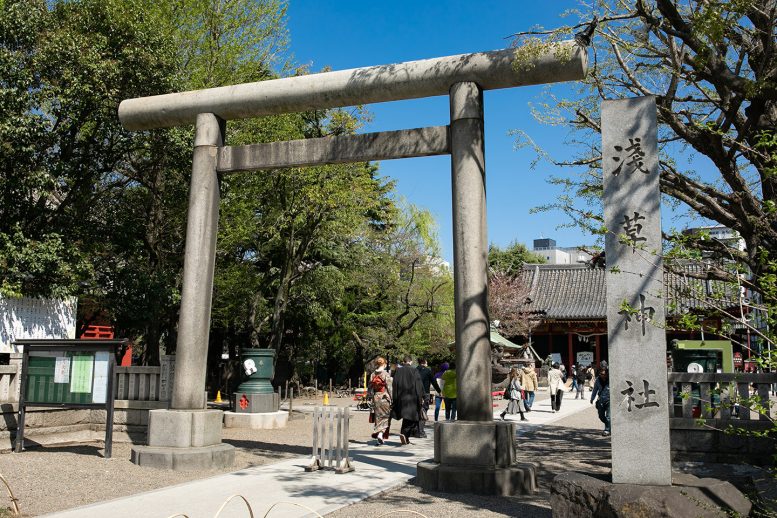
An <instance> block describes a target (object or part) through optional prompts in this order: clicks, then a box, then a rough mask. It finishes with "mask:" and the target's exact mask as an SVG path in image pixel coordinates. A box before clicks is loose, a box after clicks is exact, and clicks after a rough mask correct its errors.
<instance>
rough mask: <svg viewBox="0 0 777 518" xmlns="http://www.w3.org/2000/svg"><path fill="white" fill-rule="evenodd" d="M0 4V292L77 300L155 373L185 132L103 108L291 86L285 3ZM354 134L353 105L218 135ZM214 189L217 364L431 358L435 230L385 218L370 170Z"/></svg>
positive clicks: (180, 228) (426, 218)
mask: <svg viewBox="0 0 777 518" xmlns="http://www.w3.org/2000/svg"><path fill="white" fill-rule="evenodd" d="M3 7H4V9H3V10H2V11H0V148H1V149H2V152H1V153H0V294H2V295H11V296H18V295H27V296H62V295H78V296H79V297H80V300H81V302H82V307H89V308H94V309H95V311H96V312H98V313H100V314H101V315H103V316H106V317H107V318H108V319H109V320H110V321H111V323H112V324H114V325H115V326H116V328H117V334H118V336H122V337H128V338H130V339H131V340H133V342H134V346H135V350H136V351H140V352H142V354H143V361H144V362H146V363H156V361H157V360H158V354H159V352H160V350H161V349H164V350H166V351H167V352H168V353H170V352H172V351H173V350H174V348H175V344H176V325H177V321H178V310H179V305H180V284H181V274H182V268H183V246H184V242H185V235H184V231H185V224H186V210H187V200H188V183H189V177H190V172H191V153H192V151H191V142H192V137H193V132H192V129H191V128H175V129H167V130H154V131H149V132H127V131H125V130H124V129H123V128H122V127H121V125H120V124H119V121H118V118H117V115H116V113H117V108H118V105H119V103H120V102H121V101H122V100H123V99H126V98H132V97H141V96H148V95H155V94H161V93H168V92H171V91H181V90H188V89H194V88H205V87H213V86H221V85H224V84H232V83H239V82H248V81H261V80H265V79H271V78H274V77H278V76H279V75H281V74H288V73H295V74H300V73H305V71H304V70H302V69H299V70H292V68H291V66H290V65H289V64H288V63H286V62H285V61H283V58H282V56H283V52H284V50H285V48H286V45H287V39H288V35H287V31H286V28H285V15H286V3H285V2H284V1H282V0H235V1H230V2H223V1H221V0H183V1H181V2H153V1H151V0H58V1H44V0H40V1H38V0H32V1H18V0H7V1H5V2H4V3H3ZM367 118H368V114H367V113H366V112H364V111H363V110H361V109H359V108H357V109H354V110H321V111H310V112H305V113H297V114H287V115H282V116H274V117H265V118H260V119H250V120H244V121H233V122H230V123H229V124H228V127H227V137H226V139H227V142H228V143H229V144H247V143H254V142H270V141H278V140H290V139H304V138H317V137H324V136H328V135H339V134H346V133H352V132H354V131H356V130H358V129H359V127H360V125H361V124H362V123H363V122H364V121H365V120H367ZM220 180H221V181H220V187H221V194H222V203H221V210H220V230H219V236H218V250H217V269H216V280H215V288H214V298H213V323H212V327H211V329H212V334H211V344H212V346H211V348H210V353H211V354H212V355H213V358H214V361H213V365H214V366H215V362H216V361H218V360H219V359H220V354H221V352H222V348H226V349H229V350H230V351H232V352H233V353H234V352H236V351H237V349H238V348H239V347H241V346H242V347H244V346H248V345H253V346H267V347H274V348H276V349H277V350H278V351H279V352H280V353H281V357H282V358H284V361H286V363H287V364H288V366H289V368H292V369H293V368H297V369H308V368H309V366H310V365H312V364H313V363H315V364H316V365H318V366H319V367H320V366H322V365H323V366H324V367H325V368H327V369H328V370H329V372H330V374H331V373H334V372H336V371H339V372H341V373H343V372H345V371H346V370H347V366H348V365H350V364H351V363H356V364H359V362H360V360H361V359H362V357H363V356H364V355H365V354H368V353H371V352H381V353H383V352H385V351H389V350H402V351H406V350H411V349H412V350H413V351H426V350H427V349H428V348H429V346H430V344H435V345H439V344H441V343H445V342H446V337H447V336H449V334H450V327H451V326H450V323H451V322H450V318H449V316H450V311H451V308H452V303H451V302H450V299H452V288H451V287H450V282H449V274H448V273H447V272H444V273H442V274H438V273H439V272H436V271H435V268H436V267H433V265H435V264H436V262H435V261H436V259H435V258H436V257H437V256H438V255H439V250H438V245H437V240H436V236H435V235H434V224H433V223H434V222H433V220H432V218H431V216H430V215H429V214H428V213H427V212H425V211H422V210H417V209H415V208H409V209H407V210H401V209H399V208H398V207H397V205H396V204H395V202H394V200H393V198H392V189H393V184H392V183H391V182H390V181H388V180H385V179H381V178H380V177H379V175H378V172H377V167H376V166H375V165H373V164H367V163H357V164H350V165H338V166H327V167H314V168H307V169H287V170H275V171H264V172H256V173H242V174H233V175H227V176H225V177H223V178H221V179H220ZM87 316H88V315H87ZM360 341H361V342H360ZM365 344H366V345H365ZM233 357H234V355H233ZM210 372H211V374H214V375H215V374H217V371H215V370H214V369H211V371H210ZM313 374H315V373H313ZM217 378H218V376H215V379H214V380H213V381H214V383H215V382H216V381H217Z"/></svg>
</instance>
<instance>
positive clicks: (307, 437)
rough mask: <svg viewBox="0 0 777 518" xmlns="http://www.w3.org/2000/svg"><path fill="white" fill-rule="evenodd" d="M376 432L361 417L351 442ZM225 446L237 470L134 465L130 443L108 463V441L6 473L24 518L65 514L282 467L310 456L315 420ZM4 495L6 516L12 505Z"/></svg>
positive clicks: (3, 467) (227, 433)
mask: <svg viewBox="0 0 777 518" xmlns="http://www.w3.org/2000/svg"><path fill="white" fill-rule="evenodd" d="M332 403H333V404H339V405H349V404H350V403H352V401H350V400H348V399H333V400H332ZM294 405H295V409H296V408H299V409H303V410H304V409H305V407H308V408H312V406H313V405H312V404H308V405H306V404H304V400H295V403H294ZM370 432H371V425H370V424H369V423H368V422H367V413H366V412H359V413H358V414H357V417H356V418H355V419H352V420H351V426H350V437H351V439H352V440H364V438H365V437H367V436H368V435H369V433H370ZM223 439H224V442H226V443H229V444H232V445H233V446H235V448H236V451H235V464H234V465H233V466H232V467H231V468H227V469H223V470H218V469H212V470H206V471H165V470H156V469H151V468H141V467H140V466H136V465H135V464H132V463H131V462H130V461H129V459H130V448H131V446H132V445H131V444H129V443H117V442H114V443H113V455H112V457H111V458H110V459H104V458H102V457H101V455H102V448H103V444H102V442H96V443H88V444H77V445H62V446H49V447H42V448H31V449H28V450H26V451H24V452H23V453H21V454H14V453H2V454H0V474H2V475H3V476H4V477H5V478H6V480H8V483H9V484H10V485H11V489H12V490H13V492H14V495H15V496H16V498H18V499H19V506H20V508H21V510H22V513H23V515H24V516H37V515H40V514H45V513H51V512H55V511H61V510H64V509H69V508H72V507H77V506H81V505H86V504H91V503H95V502H100V501H104V500H112V499H114V498H118V497H122V496H127V495H132V494H135V493H140V492H143V491H149V490H152V489H158V488H161V487H166V486H171V485H174V484H180V483H182V482H187V481H190V480H196V479H201V478H207V477H212V476H214V475H218V474H220V473H225V472H230V471H236V470H239V469H243V468H248V467H251V466H259V465H262V464H269V463H272V462H277V461H278V460H281V459H285V458H288V457H299V456H301V455H310V448H311V444H312V441H313V437H312V425H311V418H310V415H306V414H304V413H296V412H295V419H293V420H290V421H289V422H288V425H287V427H286V428H283V429H278V430H245V429H237V428H225V429H224V432H223ZM4 495H5V493H4V492H2V493H0V502H2V503H0V517H2V516H3V514H2V508H3V505H4V504H5V502H6V501H7V500H5V496H4Z"/></svg>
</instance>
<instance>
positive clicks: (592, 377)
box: [585, 363, 596, 390]
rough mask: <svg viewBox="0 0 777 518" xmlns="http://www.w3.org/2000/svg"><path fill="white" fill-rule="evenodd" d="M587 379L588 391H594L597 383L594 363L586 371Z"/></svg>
mask: <svg viewBox="0 0 777 518" xmlns="http://www.w3.org/2000/svg"><path fill="white" fill-rule="evenodd" d="M585 379H586V383H587V384H588V389H589V390H593V389H594V383H596V371H595V370H594V364H593V363H592V364H590V365H588V368H587V369H586V371H585Z"/></svg>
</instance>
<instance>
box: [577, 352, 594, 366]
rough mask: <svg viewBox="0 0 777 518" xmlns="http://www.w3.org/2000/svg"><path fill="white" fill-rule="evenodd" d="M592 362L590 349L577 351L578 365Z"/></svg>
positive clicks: (592, 356) (592, 355)
mask: <svg viewBox="0 0 777 518" xmlns="http://www.w3.org/2000/svg"><path fill="white" fill-rule="evenodd" d="M593 362H594V353H592V352H591V351H581V352H579V353H577V364H578V365H591V364H592V363H593Z"/></svg>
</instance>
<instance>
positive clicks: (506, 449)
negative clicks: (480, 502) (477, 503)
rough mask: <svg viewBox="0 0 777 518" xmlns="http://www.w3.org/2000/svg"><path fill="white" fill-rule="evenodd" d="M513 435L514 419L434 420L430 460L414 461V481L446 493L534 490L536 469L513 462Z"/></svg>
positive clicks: (506, 493) (495, 492) (499, 493)
mask: <svg viewBox="0 0 777 518" xmlns="http://www.w3.org/2000/svg"><path fill="white" fill-rule="evenodd" d="M514 438H515V424H514V423H506V422H500V421H494V422H474V421H456V422H453V423H435V425H434V460H428V461H423V462H419V463H418V474H417V480H418V484H419V485H420V486H421V487H422V488H424V489H426V490H428V491H443V492H448V493H454V492H455V493H475V494H482V495H503V496H510V495H517V494H532V493H535V492H536V491H537V476H536V469H535V467H534V465H533V464H527V463H517V462H516V455H515V443H514Z"/></svg>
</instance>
